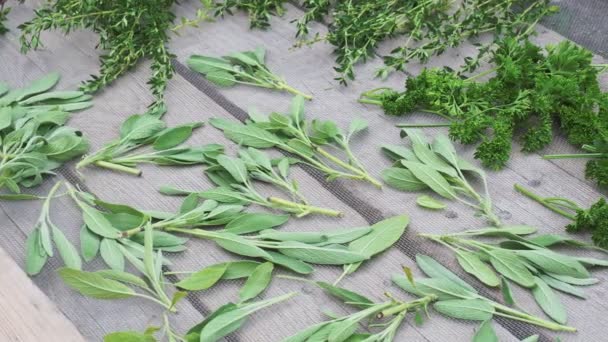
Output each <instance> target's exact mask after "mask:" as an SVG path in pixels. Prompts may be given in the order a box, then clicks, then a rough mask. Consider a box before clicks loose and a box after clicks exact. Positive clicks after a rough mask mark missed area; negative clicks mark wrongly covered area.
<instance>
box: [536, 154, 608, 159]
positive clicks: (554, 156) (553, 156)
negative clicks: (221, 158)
mask: <svg viewBox="0 0 608 342" xmlns="http://www.w3.org/2000/svg"><path fill="white" fill-rule="evenodd" d="M604 156H605V154H603V153H574V154H547V155H544V156H543V159H574V158H602V157H604Z"/></svg>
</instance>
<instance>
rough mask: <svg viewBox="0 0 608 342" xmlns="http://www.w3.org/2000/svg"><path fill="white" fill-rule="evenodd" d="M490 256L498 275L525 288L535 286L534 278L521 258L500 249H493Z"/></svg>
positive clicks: (489, 252)
mask: <svg viewBox="0 0 608 342" xmlns="http://www.w3.org/2000/svg"><path fill="white" fill-rule="evenodd" d="M488 254H489V255H490V263H492V266H493V267H494V269H496V271H498V273H500V274H502V275H504V276H505V277H507V278H509V279H511V280H513V281H514V282H516V283H517V284H519V285H521V286H523V287H528V288H530V287H533V286H534V284H535V282H534V276H533V275H532V273H530V270H528V268H527V267H526V265H525V263H524V261H522V260H521V259H520V258H519V257H517V256H516V255H513V254H511V253H509V252H506V251H502V250H499V249H492V250H490V251H488Z"/></svg>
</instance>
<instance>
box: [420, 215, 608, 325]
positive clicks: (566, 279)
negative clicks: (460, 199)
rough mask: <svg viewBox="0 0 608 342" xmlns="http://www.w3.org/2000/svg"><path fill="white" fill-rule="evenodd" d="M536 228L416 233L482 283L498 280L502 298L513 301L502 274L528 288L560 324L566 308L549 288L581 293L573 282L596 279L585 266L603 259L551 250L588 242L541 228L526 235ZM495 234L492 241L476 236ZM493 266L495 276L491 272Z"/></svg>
mask: <svg viewBox="0 0 608 342" xmlns="http://www.w3.org/2000/svg"><path fill="white" fill-rule="evenodd" d="M534 232H536V229H535V228H533V227H529V226H510V227H502V228H483V229H478V230H467V231H464V232H460V233H453V234H446V235H431V234H422V236H423V237H426V238H429V239H431V240H433V241H435V242H437V243H440V244H442V245H444V246H446V247H448V248H450V249H451V250H452V251H453V252H454V253H455V254H456V259H457V260H458V263H459V264H460V266H461V267H462V269H463V270H465V271H466V272H467V273H469V274H471V275H472V276H474V277H476V278H477V279H478V280H479V281H481V282H483V283H484V284H486V285H487V286H491V287H498V286H501V287H502V290H503V293H507V294H509V295H508V296H507V298H509V299H508V300H507V298H506V301H507V302H509V301H510V302H513V299H512V295H511V294H510V293H511V291H510V289H508V287H509V285H508V282H507V281H506V279H509V280H511V281H513V282H515V283H516V284H518V285H520V286H521V287H524V288H527V289H530V291H531V292H532V295H533V297H534V299H535V300H536V302H537V303H538V305H539V306H540V307H541V308H542V309H543V311H544V312H545V313H546V314H547V315H548V316H549V317H551V319H553V320H554V321H556V322H558V323H560V324H565V323H566V320H567V313H566V308H565V306H564V305H563V304H562V303H561V302H560V300H559V297H558V296H557V293H556V292H555V291H554V290H557V291H560V292H564V293H567V294H570V295H573V296H576V297H579V298H585V294H584V292H583V291H582V290H580V289H579V288H578V287H577V286H582V285H590V284H593V283H595V282H597V279H594V278H591V276H590V273H589V271H588V268H591V267H594V266H608V262H607V261H605V260H601V259H595V258H588V257H575V256H570V255H567V254H563V253H560V252H557V251H555V250H552V249H551V247H557V246H559V245H570V246H578V247H588V246H587V245H586V244H585V243H583V242H580V241H577V240H572V239H568V238H565V237H562V236H559V235H553V234H547V235H536V236H532V237H526V235H529V234H532V233H534ZM487 237H498V238H504V240H501V241H498V242H496V243H489V242H485V241H483V242H482V240H481V239H480V238H487ZM496 272H498V273H499V274H500V275H501V277H504V278H505V279H503V280H502V281H501V279H500V278H499V277H498V275H497V274H496Z"/></svg>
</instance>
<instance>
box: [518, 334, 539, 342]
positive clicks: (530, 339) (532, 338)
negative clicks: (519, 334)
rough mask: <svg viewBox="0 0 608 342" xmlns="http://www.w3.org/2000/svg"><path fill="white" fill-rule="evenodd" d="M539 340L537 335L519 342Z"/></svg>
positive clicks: (535, 341) (536, 341)
mask: <svg viewBox="0 0 608 342" xmlns="http://www.w3.org/2000/svg"><path fill="white" fill-rule="evenodd" d="M539 338H540V336H539V335H532V336H528V337H526V338H524V339H523V340H521V342H538V339H539Z"/></svg>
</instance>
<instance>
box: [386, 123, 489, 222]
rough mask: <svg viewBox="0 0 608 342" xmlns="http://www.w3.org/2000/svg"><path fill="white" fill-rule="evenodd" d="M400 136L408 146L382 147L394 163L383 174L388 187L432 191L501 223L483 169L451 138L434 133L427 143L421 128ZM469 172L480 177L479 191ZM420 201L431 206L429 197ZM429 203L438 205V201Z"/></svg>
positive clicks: (408, 129)
mask: <svg viewBox="0 0 608 342" xmlns="http://www.w3.org/2000/svg"><path fill="white" fill-rule="evenodd" d="M402 135H403V136H407V137H408V138H409V139H410V140H411V143H412V145H411V149H409V148H406V147H403V146H394V145H384V146H383V147H382V150H383V152H384V153H385V154H386V155H387V156H388V157H389V158H391V159H392V160H393V161H394V164H393V166H392V167H390V168H388V169H386V170H384V171H383V173H382V178H383V179H384V181H385V182H386V183H387V184H388V185H389V186H391V187H393V188H395V189H398V190H402V191H420V190H431V191H433V192H435V193H436V194H437V195H439V196H441V197H443V198H446V199H450V200H456V201H458V202H460V203H463V204H465V205H467V206H469V207H471V208H473V209H475V210H476V211H477V212H478V213H479V215H481V216H483V217H484V218H486V220H488V221H489V222H490V223H492V224H493V225H496V226H500V224H501V223H500V219H499V218H498V216H496V214H495V213H494V209H493V207H492V199H491V198H490V194H489V191H488V181H487V178H486V174H485V172H483V170H481V169H479V168H477V167H475V166H473V165H472V164H471V163H469V162H467V161H466V160H465V159H463V158H461V157H459V156H458V154H457V153H456V149H455V148H454V145H452V143H451V141H450V139H448V138H447V137H446V136H444V135H437V136H436V137H435V139H434V140H433V142H432V143H429V142H428V141H427V140H426V138H425V136H424V134H423V133H422V131H420V130H418V129H413V128H406V129H403V130H402ZM471 175H475V176H476V177H479V178H480V179H481V181H482V194H480V193H479V192H478V191H477V190H475V188H474V187H473V186H472V185H471V182H470V180H471V178H470V176H471ZM423 203H424V204H427V207H428V205H430V204H429V201H428V200H426V201H424V202H423ZM431 206H433V207H436V208H440V207H441V205H440V204H437V203H433V204H432V205H431Z"/></svg>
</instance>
